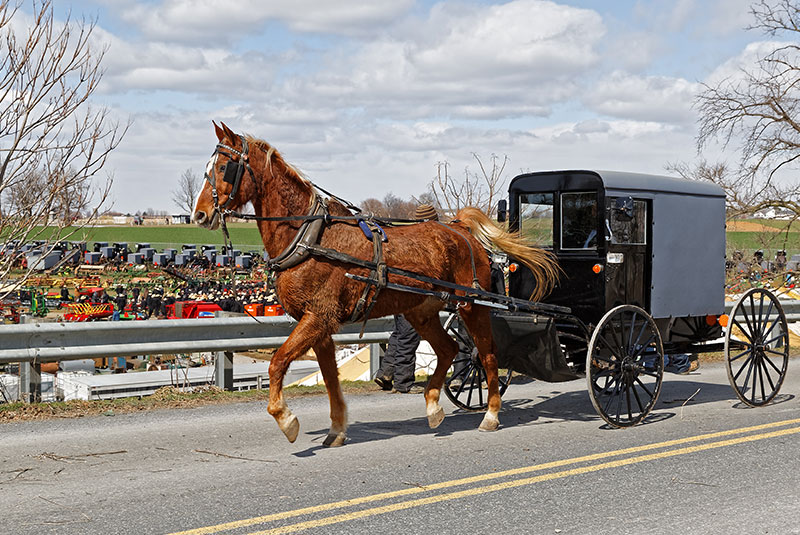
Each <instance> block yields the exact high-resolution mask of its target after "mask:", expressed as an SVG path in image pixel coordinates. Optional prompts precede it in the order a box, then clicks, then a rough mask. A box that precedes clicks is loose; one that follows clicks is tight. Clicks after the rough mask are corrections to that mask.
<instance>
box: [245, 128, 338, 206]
mask: <svg viewBox="0 0 800 535" xmlns="http://www.w3.org/2000/svg"><path fill="white" fill-rule="evenodd" d="M244 138H245V139H246V140H247V143H249V144H250V145H254V146H256V147H258V148H259V149H261V150H263V151H264V153H266V155H267V163H268V165H270V166H272V160H273V158H274V159H275V160H276V161H278V162H279V163H280V164H281V165H283V166H284V167H285V168H286V170H287V172H288V173H289V174H290V175H291V176H292V178H294V179H296V180H297V181H298V182H299V183H300V184H302V185H303V186H305V187H307V188H308V190H309V191H310V192H313V191H314V184H312V183H311V181H310V180H309V179H308V178H306V176H305V174H303V172H302V171H300V170H299V169H297V168H296V167H295V166H293V165H292V164H290V163H289V162H287V161H286V160H284V159H283V156H281V153H280V152H278V149H276V148H275V147H273V146H272V145H270V144H269V143H267V142H266V141H264V140H263V139H260V138H257V137H254V136H251V135H249V134H245V135H244ZM328 202H329V205H328V206H329V208H331V209H332V213H335V214H338V215H350V210H348V209H347V208H346V207H345V206H344V205H343V204H342V203H340V202H339V201H337V200H335V199H329V201H328ZM334 206H335V208H334Z"/></svg>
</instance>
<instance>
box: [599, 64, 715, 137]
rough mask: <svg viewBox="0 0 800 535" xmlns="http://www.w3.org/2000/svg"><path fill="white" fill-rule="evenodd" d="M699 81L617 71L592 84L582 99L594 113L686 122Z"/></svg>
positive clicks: (693, 117)
mask: <svg viewBox="0 0 800 535" xmlns="http://www.w3.org/2000/svg"><path fill="white" fill-rule="evenodd" d="M698 90H699V85H698V84H695V83H692V82H689V81H687V80H684V79H682V78H670V77H666V76H636V75H630V74H627V73H625V72H621V71H617V72H614V73H612V74H611V75H610V76H608V77H606V78H604V79H602V80H599V81H598V82H597V83H596V84H594V85H593V86H592V88H591V90H590V91H589V93H588V94H587V96H586V97H585V98H584V102H585V104H586V105H587V106H589V107H590V108H591V109H593V110H595V111H596V112H598V113H602V114H604V115H608V116H611V117H617V118H622V119H635V120H637V121H659V122H663V123H666V124H690V123H693V122H694V121H695V120H696V114H695V112H694V111H693V110H692V104H693V102H694V97H695V95H696V94H697V92H698Z"/></svg>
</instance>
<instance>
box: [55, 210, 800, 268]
mask: <svg viewBox="0 0 800 535" xmlns="http://www.w3.org/2000/svg"><path fill="white" fill-rule="evenodd" d="M746 223H750V227H754V228H756V229H758V227H761V230H738V228H739V227H740V226H742V225H740V226H736V225H732V224H729V227H728V228H729V230H728V231H727V232H726V238H727V250H728V253H729V254H730V253H731V252H732V251H734V250H740V251H744V252H745V256H746V257H748V258H749V257H750V256H751V255H752V253H753V252H754V251H756V250H758V249H761V250H763V251H764V256H765V258H767V259H770V260H771V259H774V258H775V253H776V252H777V251H779V250H781V249H783V250H785V251H786V252H787V254H788V256H789V257H791V255H793V254H800V222H795V223H794V224H793V225H792V227H791V228H790V231H789V232H786V231H785V227H786V223H787V222H785V221H770V220H761V219H759V220H751V221H747V222H746ZM228 228H229V230H230V233H231V239H232V240H233V243H234V245H235V246H236V248H237V249H243V250H260V249H261V248H262V245H261V236H260V235H259V233H258V229H257V228H256V226H255V224H254V223H233V224H230V225H228ZM748 228H749V227H748ZM731 229H736V230H731ZM773 229H776V230H777V231H776V230H773ZM72 230H74V229H72ZM526 230H528V231H529V233H531V232H535V230H536V229H526ZM550 239H552V238H550ZM70 240H72V241H78V240H85V241H87V242H89V244H90V245H91V244H92V243H93V242H98V241H101V242H103V241H104V242H109V243H112V242H128V243H129V244H131V245H132V244H136V243H140V242H147V243H150V244H151V245H152V246H153V247H155V248H156V249H159V250H160V249H164V248H166V247H173V248H176V249H180V246H181V245H182V244H184V243H194V244H197V245H203V244H216V245H221V244H222V242H223V239H222V232H221V231H219V230H216V231H210V230H206V229H203V228H200V227H198V226H196V225H163V226H142V227H128V226H105V227H93V228H91V229H84V230H81V231H79V233H78V234H76V235H75V236H73V237H71V238H70Z"/></svg>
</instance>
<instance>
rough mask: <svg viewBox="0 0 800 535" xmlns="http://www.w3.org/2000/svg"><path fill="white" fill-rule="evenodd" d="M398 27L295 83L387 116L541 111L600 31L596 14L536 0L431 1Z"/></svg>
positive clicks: (571, 85) (568, 82)
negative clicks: (418, 16)
mask: <svg viewBox="0 0 800 535" xmlns="http://www.w3.org/2000/svg"><path fill="white" fill-rule="evenodd" d="M403 28H404V29H405V30H406V31H407V33H405V34H400V32H399V31H395V32H394V33H393V35H392V36H391V37H385V38H381V39H379V40H375V41H372V42H370V43H367V44H365V45H364V46H363V47H362V48H361V49H359V50H356V51H355V52H354V53H352V54H349V55H336V57H331V58H330V61H329V63H330V64H331V65H335V69H331V70H328V71H326V72H320V73H318V74H316V75H313V76H309V77H307V78H306V79H303V80H300V81H295V85H293V89H299V90H300V92H301V93H302V94H305V95H313V96H314V97H315V98H318V99H321V100H324V101H326V102H327V104H328V105H336V106H352V105H355V106H358V107H368V108H369V109H370V110H371V111H372V112H374V113H379V114H384V115H387V116H390V117H394V118H398V117H402V118H423V117H429V116H437V115H438V116H450V117H463V118H471V119H495V118H500V117H513V116H517V117H519V116H544V115H547V114H549V113H550V112H551V108H550V107H551V105H552V104H554V103H556V102H561V101H563V100H566V99H568V98H569V97H571V96H572V95H573V94H574V93H575V91H576V90H577V87H578V86H577V84H576V79H578V78H580V77H581V76H582V74H583V72H584V71H585V70H586V69H587V68H589V67H590V66H592V65H593V64H594V63H596V62H597V60H598V56H597V53H596V52H595V51H594V48H595V46H596V45H597V43H598V42H599V41H600V39H601V38H602V37H603V35H604V32H605V29H604V26H603V24H602V20H601V19H600V17H599V16H598V15H597V14H596V13H595V12H592V11H588V10H581V9H575V8H571V7H565V6H559V5H557V4H554V3H552V2H545V1H541V0H516V1H513V2H509V3H507V4H503V5H500V6H481V5H472V4H447V3H442V4H437V5H436V6H434V8H433V9H432V10H431V14H430V17H429V18H428V19H426V20H424V21H422V22H421V23H420V24H419V25H417V26H414V27H411V28H410V29H409V27H408V26H404V27H403Z"/></svg>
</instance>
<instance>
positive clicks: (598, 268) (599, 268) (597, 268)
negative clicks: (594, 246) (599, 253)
mask: <svg viewBox="0 0 800 535" xmlns="http://www.w3.org/2000/svg"><path fill="white" fill-rule="evenodd" d="M592 271H594V272H595V273H600V272H601V271H603V266H602V265H601V264H595V265H593V266H592Z"/></svg>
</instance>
